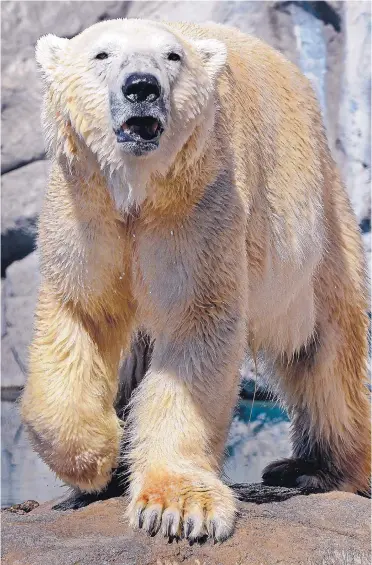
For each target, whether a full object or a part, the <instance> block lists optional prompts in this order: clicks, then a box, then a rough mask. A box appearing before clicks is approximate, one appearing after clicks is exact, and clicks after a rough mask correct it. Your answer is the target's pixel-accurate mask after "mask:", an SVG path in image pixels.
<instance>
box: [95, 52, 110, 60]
mask: <svg viewBox="0 0 372 565" xmlns="http://www.w3.org/2000/svg"><path fill="white" fill-rule="evenodd" d="M107 58H108V54H107V53H105V52H104V51H102V53H98V55H96V59H100V60H101V59H107Z"/></svg>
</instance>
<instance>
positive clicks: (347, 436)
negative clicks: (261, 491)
mask: <svg viewBox="0 0 372 565" xmlns="http://www.w3.org/2000/svg"><path fill="white" fill-rule="evenodd" d="M335 287H336V285H335V283H334V281H333V285H332V286H329V285H327V286H326V287H325V288H326V289H327V290H328V291H329V289H332V288H333V289H335ZM317 310H318V313H319V314H318V318H319V319H318V323H317V329H316V331H315V332H314V336H313V337H312V339H311V340H310V341H309V343H308V344H307V346H306V347H305V346H304V347H303V348H302V349H301V350H300V351H298V352H297V353H296V354H295V355H294V356H293V358H290V359H289V358H287V359H285V356H284V357H282V358H281V359H280V360H278V361H277V362H276V366H275V372H276V373H277V375H278V377H279V388H280V389H281V391H282V393H283V395H284V400H285V402H286V403H287V406H288V408H289V410H290V413H291V416H292V440H293V458H291V459H285V460H282V461H277V462H274V463H272V464H270V465H268V466H267V467H266V469H265V470H264V472H263V480H264V482H265V483H266V484H270V485H282V486H301V487H304V488H314V489H319V490H333V489H336V490H351V491H354V492H355V491H361V492H366V491H368V488H369V486H368V485H369V478H370V405H369V401H368V390H367V387H366V382H365V377H366V357H367V323H366V316H365V313H364V312H363V305H362V301H361V302H360V303H359V304H358V300H355V297H354V296H352V295H351V296H349V297H348V296H347V293H346V292H345V299H344V300H343V299H342V295H341V294H339V296H332V292H329V294H328V295H327V294H325V295H324V298H323V299H322V297H321V296H319V304H318V309H317Z"/></svg>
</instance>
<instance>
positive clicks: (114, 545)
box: [2, 492, 371, 565]
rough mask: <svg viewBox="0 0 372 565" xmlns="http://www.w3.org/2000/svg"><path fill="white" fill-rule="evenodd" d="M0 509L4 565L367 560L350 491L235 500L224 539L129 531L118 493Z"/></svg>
mask: <svg viewBox="0 0 372 565" xmlns="http://www.w3.org/2000/svg"><path fill="white" fill-rule="evenodd" d="M55 502H56V501H54V502H51V503H46V504H43V505H40V506H39V507H37V508H35V509H34V510H32V511H31V512H29V513H27V514H23V515H22V514H21V515H17V514H15V513H11V512H6V511H5V512H3V513H2V523H3V532H2V538H3V540H2V541H3V543H2V554H3V555H2V563H3V565H180V564H181V563H182V564H190V565H191V564H192V565H274V564H277V565H279V564H282V565H292V564H293V565H301V564H304V565H305V564H306V565H323V564H324V565H336V564H337V565H342V564H345V565H346V564H348V565H357V564H358V565H369V563H370V553H369V551H370V517H371V512H370V509H371V507H370V501H369V500H367V499H365V498H362V497H359V496H356V495H353V494H349V493H339V492H332V493H327V494H311V495H309V496H294V497H292V498H290V499H288V500H284V501H280V502H268V503H261V504H256V503H253V502H241V503H240V516H239V519H238V522H237V526H236V531H235V534H234V535H233V537H232V538H231V539H229V540H227V541H226V542H224V543H223V544H212V543H211V542H206V543H204V544H202V545H200V544H193V545H189V544H188V543H187V542H186V541H179V542H177V541H174V542H172V543H169V542H167V541H166V540H165V539H164V538H163V537H161V536H159V534H158V535H157V536H155V537H153V538H152V537H148V536H147V535H145V534H144V533H142V532H134V531H132V530H131V529H130V528H129V527H128V525H127V524H126V522H125V521H124V518H123V515H124V509H125V506H126V500H125V498H113V499H110V500H106V501H101V502H96V503H94V504H91V505H89V506H87V507H86V508H83V509H80V510H75V511H71V510H70V511H66V512H59V511H56V510H52V509H51V507H52V506H53V504H54V503H55Z"/></svg>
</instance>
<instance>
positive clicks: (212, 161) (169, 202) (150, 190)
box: [141, 128, 225, 220]
mask: <svg viewBox="0 0 372 565" xmlns="http://www.w3.org/2000/svg"><path fill="white" fill-rule="evenodd" d="M200 135H201V132H200V131H199V128H196V129H195V130H194V132H193V134H192V135H191V137H190V138H189V140H188V141H187V143H186V144H185V146H184V147H183V148H182V150H181V151H180V152H179V153H178V155H177V158H176V160H175V162H174V163H173V164H172V166H171V168H170V169H169V170H168V172H167V173H166V175H164V176H162V175H157V174H153V175H151V177H150V180H149V182H148V185H147V197H146V199H145V201H144V202H143V205H142V206H141V211H142V213H141V216H158V215H161V216H162V217H163V218H164V219H165V218H166V217H168V218H169V219H174V220H176V219H177V218H179V217H185V215H187V214H188V213H189V212H190V211H191V210H192V208H193V207H194V206H195V205H196V204H197V203H198V202H199V201H200V200H201V199H202V197H203V195H204V192H205V190H206V188H207V187H208V186H210V185H211V184H212V183H213V182H214V181H215V179H216V178H217V177H218V174H219V172H220V171H221V169H222V168H224V166H225V164H224V158H223V152H222V151H221V149H222V148H221V145H220V144H218V143H216V139H215V136H214V135H212V136H210V137H209V138H207V137H205V141H204V143H203V146H202V147H200V146H198V145H199V144H200Z"/></svg>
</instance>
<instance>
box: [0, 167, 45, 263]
mask: <svg viewBox="0 0 372 565" xmlns="http://www.w3.org/2000/svg"><path fill="white" fill-rule="evenodd" d="M49 168H50V164H49V162H48V161H35V162H34V163H30V164H29V165H26V166H25V167H21V168H19V169H16V170H14V171H11V172H10V173H7V174H5V175H2V177H1V196H2V206H1V263H2V266H3V268H6V267H7V266H8V265H10V264H11V263H12V262H13V261H17V260H18V259H22V258H23V257H25V256H26V255H28V254H29V253H31V251H32V250H33V249H34V248H35V239H36V229H37V228H36V222H37V218H38V215H39V212H40V208H41V204H42V199H43V195H44V191H45V187H46V185H47V179H48V172H49Z"/></svg>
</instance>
